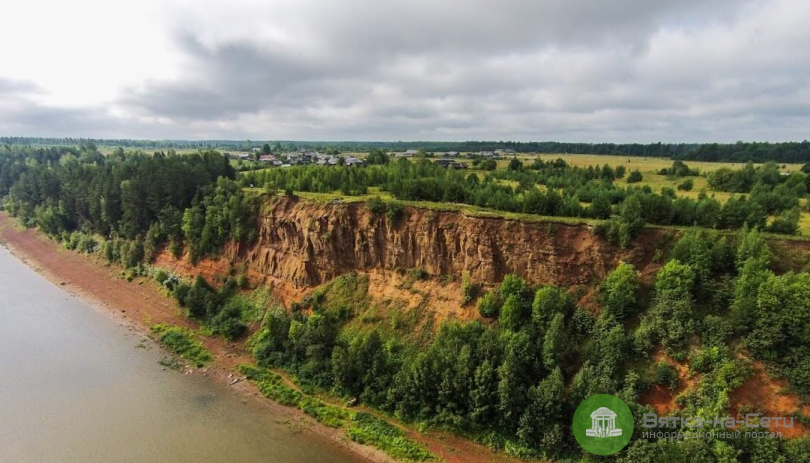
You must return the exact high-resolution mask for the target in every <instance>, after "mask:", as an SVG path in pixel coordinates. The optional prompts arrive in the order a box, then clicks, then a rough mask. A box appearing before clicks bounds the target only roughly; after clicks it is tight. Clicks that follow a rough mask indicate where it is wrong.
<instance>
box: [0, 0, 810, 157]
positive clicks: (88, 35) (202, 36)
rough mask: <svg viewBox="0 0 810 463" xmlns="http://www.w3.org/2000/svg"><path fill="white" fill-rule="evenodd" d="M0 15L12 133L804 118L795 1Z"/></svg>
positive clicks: (250, 133)
mask: <svg viewBox="0 0 810 463" xmlns="http://www.w3.org/2000/svg"><path fill="white" fill-rule="evenodd" d="M0 16H1V17H4V18H13V19H12V20H11V21H7V23H8V26H7V27H6V26H4V27H3V28H0V43H4V44H5V43H13V44H16V46H12V47H5V46H4V47H0V62H2V63H5V65H4V66H3V67H0V84H2V83H3V82H7V83H8V82H10V81H13V82H16V84H14V85H12V84H6V85H5V87H4V86H3V85H0V131H5V132H15V133H25V134H32V135H81V136H114V137H139V138H143V137H155V138H166V137H169V138H236V139H239V138H246V137H250V138H254V139H265V138H285V139H289V138H294V139H378V140H399V139H403V140H409V139H520V140H528V139H556V140H572V141H574V140H576V141H578V140H588V141H658V140H662V141H735V140H737V139H751V138H757V139H767V140H784V139H802V138H805V137H806V127H807V126H808V123H810V111H808V110H809V109H810V90H808V89H809V88H810V79H809V78H808V76H810V60H808V58H810V56H808V55H810V49H808V48H807V47H806V44H807V43H810V29H808V28H807V27H806V26H805V24H807V23H808V20H810V3H808V2H805V1H803V0H753V1H748V2H738V1H732V0H722V1H717V2H711V3H708V4H707V3H706V2H700V1H698V0H688V1H683V2H650V1H648V0H617V1H615V2H592V1H586V0H568V1H565V0H559V1H552V0H505V1H500V2H494V1H485V0H463V1H462V0H443V1H417V0H410V1H405V0H391V1H386V2H367V1H360V0H344V1H341V2H334V1H328V0H275V1H272V2H266V1H259V0H229V1H228V2H223V1H213V0H197V1H190V0H168V1H160V0H146V1H138V2H135V1H128V2H123V1H110V0H108V1H91V0H77V1H73V2H70V6H69V7H68V6H67V5H66V4H65V3H64V2H55V1H53V2H49V1H45V0H26V1H25V2H4V3H2V4H0ZM3 79H5V80H3ZM19 82H27V84H25V85H20V84H19ZM71 130H73V131H76V132H69V131H71ZM77 132H78V133H77Z"/></svg>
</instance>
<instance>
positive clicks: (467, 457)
mask: <svg viewBox="0 0 810 463" xmlns="http://www.w3.org/2000/svg"><path fill="white" fill-rule="evenodd" d="M0 242H1V243H2V244H4V245H5V246H7V247H8V248H9V250H10V251H11V252H12V253H13V254H14V255H15V256H16V257H17V258H19V259H20V260H21V261H23V262H24V263H26V264H27V265H28V266H29V267H31V268H32V269H34V270H35V271H37V272H38V273H40V274H41V275H43V276H44V277H46V278H47V279H49V280H50V281H52V282H53V283H55V284H57V285H61V286H62V287H63V289H65V290H66V291H68V292H69V293H71V294H74V295H76V296H80V297H82V298H85V299H87V300H89V301H90V302H92V303H93V305H94V306H95V307H97V308H100V309H103V310H104V311H105V312H107V313H110V314H112V315H113V316H115V317H116V319H117V320H119V322H120V323H122V324H124V325H126V326H129V327H130V328H131V329H133V330H137V331H139V332H141V333H142V334H144V335H147V334H148V333H149V327H151V326H152V325H154V324H156V323H167V324H171V325H176V326H183V327H186V328H190V329H192V330H196V329H197V326H196V325H195V324H194V323H192V322H191V321H189V320H188V319H187V318H185V316H184V315H183V313H182V309H181V308H180V307H179V306H178V305H177V303H176V302H175V301H174V300H173V299H171V298H169V297H167V295H166V294H165V293H164V291H163V290H162V289H161V288H160V287H159V286H158V285H157V284H155V283H154V282H152V281H148V280H146V281H145V280H143V279H137V280H134V281H132V282H127V281H126V280H124V279H122V278H120V276H119V274H120V272H121V268H120V267H118V266H116V265H108V264H106V263H104V262H101V261H100V260H98V259H97V258H94V257H91V256H84V255H81V254H78V253H75V252H73V251H68V250H66V249H64V248H62V247H61V246H59V245H58V244H57V243H56V242H54V241H52V240H50V239H48V238H47V237H45V236H44V235H42V234H40V233H38V232H37V231H35V230H33V229H23V228H20V227H19V226H18V225H17V223H16V221H15V220H14V219H12V218H10V217H9V216H8V215H6V214H5V213H2V212H0ZM200 341H201V342H202V343H203V344H204V345H205V347H206V348H207V349H208V350H209V351H211V353H212V354H214V357H215V360H214V362H212V364H211V365H210V366H209V367H208V368H205V369H199V370H189V371H187V373H193V374H200V375H203V376H206V377H208V378H210V379H212V380H214V381H219V382H222V383H224V384H231V383H232V382H233V377H234V375H236V374H238V373H236V366H237V365H239V364H242V363H252V362H253V358H252V357H251V356H250V355H249V354H248V353H247V352H246V351H245V349H244V346H243V345H242V344H241V343H229V342H226V341H225V340H223V339H221V338H209V337H205V336H201V337H200ZM285 379H288V378H286V376H285ZM290 384H291V385H293V384H292V383H291V382H290ZM231 387H233V388H234V389H235V390H237V391H239V392H240V393H242V394H243V395H245V396H249V397H251V398H253V399H254V400H258V401H259V402H261V403H262V404H263V405H264V406H267V407H269V408H270V409H272V410H273V412H274V413H278V414H280V415H281V416H284V417H286V418H287V419H289V420H290V421H295V425H296V426H299V427H303V428H304V429H305V430H306V431H307V432H314V433H317V434H319V435H322V436H325V437H327V438H329V439H331V440H332V441H334V442H335V443H336V444H338V445H342V446H346V447H349V448H350V449H351V450H352V451H353V452H354V453H356V454H358V455H359V456H361V457H363V458H365V459H367V460H368V461H372V462H381V463H395V461H394V460H393V459H392V458H390V457H388V456H387V455H385V454H383V453H382V452H380V451H379V450H376V449H374V448H371V447H367V446H363V445H359V444H357V443H355V442H353V441H351V440H349V439H348V437H347V436H346V434H345V432H344V431H343V430H340V429H333V428H329V427H327V426H324V425H321V424H320V423H318V422H317V421H315V420H314V419H313V418H311V417H310V416H308V415H306V414H304V413H303V412H301V411H299V410H298V409H296V408H291V407H285V406H282V405H279V404H277V403H275V402H272V401H270V400H266V399H265V398H264V396H262V395H261V394H260V393H259V391H258V390H257V389H256V387H255V386H254V385H253V384H251V383H250V382H249V381H241V382H238V383H236V384H232V385H231ZM400 426H401V425H400ZM404 429H405V430H406V431H407V433H408V435H409V437H411V438H412V439H414V440H417V441H419V442H421V443H422V444H424V445H425V446H427V447H428V448H429V449H430V451H431V452H433V453H434V454H436V455H438V456H439V458H441V459H442V460H444V461H446V462H447V463H510V462H517V461H519V460H515V459H511V458H508V457H506V456H505V455H499V454H495V453H493V452H492V451H491V450H489V449H488V448H486V447H484V446H482V445H479V444H476V443H474V442H471V441H468V440H465V439H461V438H458V437H455V436H452V435H448V434H447V433H442V432H431V433H429V434H421V433H417V432H416V431H414V430H412V429H410V428H407V427H404Z"/></svg>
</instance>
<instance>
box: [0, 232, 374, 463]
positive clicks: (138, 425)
mask: <svg viewBox="0 0 810 463" xmlns="http://www.w3.org/2000/svg"><path fill="white" fill-rule="evenodd" d="M141 340H142V337H141V336H140V335H139V334H137V333H135V332H134V331H131V330H129V329H128V328H126V327H124V326H121V325H120V324H119V322H117V321H116V320H115V319H114V318H113V317H110V316H109V315H108V314H105V313H103V312H102V311H99V310H97V309H95V308H93V307H91V306H90V305H89V304H88V303H87V302H85V301H83V300H82V299H80V298H77V297H74V296H71V295H70V294H68V293H66V292H65V291H63V290H62V289H61V288H59V287H58V286H55V285H53V284H52V283H51V282H49V281H48V280H46V279H45V278H43V277H42V276H40V275H39V274H37V273H36V272H34V271H33V270H31V269H30V268H28V267H27V266H26V265H25V264H23V263H22V262H20V261H19V260H17V259H16V258H15V257H14V256H12V255H11V254H9V252H8V250H7V249H6V248H4V247H0V462H3V463H28V462H30V463H50V462H53V463H130V462H132V463H135V462H138V463H142V462H143V463H146V462H150V463H151V462H157V463H163V462H165V463H185V462H188V463H192V462H193V463H208V462H211V463H214V462H216V463H222V462H234V463H254V462H263V463H357V462H360V461H365V460H361V459H360V458H358V457H355V456H353V455H351V454H349V453H348V451H347V450H346V449H344V448H342V447H339V446H337V445H336V444H334V443H332V442H329V441H327V440H326V439H325V438H323V437H321V436H318V435H316V434H314V433H312V432H308V431H304V432H301V430H300V429H296V426H295V424H291V423H290V422H289V421H288V420H287V419H286V418H285V417H283V416H277V415H276V414H274V413H273V412H272V411H271V410H268V409H267V408H266V407H262V406H261V405H260V404H256V403H255V401H253V400H250V401H247V403H243V400H242V398H241V397H239V396H237V395H236V394H235V392H234V391H232V390H229V389H228V387H227V386H224V385H219V384H215V383H214V382H213V381H210V380H208V379H206V378H201V377H199V376H194V375H183V374H182V373H179V372H176V371H172V370H164V368H163V367H162V366H161V365H159V364H158V360H160V358H161V357H162V352H161V351H160V349H158V348H157V347H151V348H139V347H137V346H138V344H139V343H140V342H141ZM149 345H150V346H151V345H152V343H149Z"/></svg>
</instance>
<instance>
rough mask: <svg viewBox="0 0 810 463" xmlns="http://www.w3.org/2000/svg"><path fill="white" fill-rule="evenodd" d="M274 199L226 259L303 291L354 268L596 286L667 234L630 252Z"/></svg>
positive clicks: (462, 219)
mask: <svg viewBox="0 0 810 463" xmlns="http://www.w3.org/2000/svg"><path fill="white" fill-rule="evenodd" d="M267 201H268V202H267V203H266V204H265V207H264V208H263V211H262V213H261V216H260V218H259V238H258V240H257V241H256V242H255V243H253V244H251V245H249V246H243V247H240V246H238V245H230V246H227V247H226V249H225V252H224V256H223V258H222V259H224V260H225V261H227V262H229V263H231V264H233V263H237V264H241V263H244V264H245V265H246V267H247V269H248V272H249V275H250V276H251V277H252V278H260V277H262V276H264V277H270V278H271V279H273V280H281V281H286V282H290V283H291V284H292V285H293V286H294V287H297V288H306V287H313V286H317V285H320V284H322V283H324V282H326V281H328V280H330V279H332V278H334V277H336V276H338V275H341V274H344V273H347V272H354V271H357V272H370V271H372V270H398V269H412V268H421V269H424V270H425V271H427V272H428V273H429V274H430V275H434V276H439V275H450V276H453V277H456V278H458V277H459V276H460V275H461V273H462V272H463V271H465V270H466V271H468V272H470V276H471V277H472V280H473V281H478V282H483V283H496V282H499V281H500V280H501V279H503V276H504V275H506V274H508V273H516V274H518V275H520V276H521V277H523V278H525V279H526V280H527V281H529V282H531V283H553V284H557V285H561V286H573V285H588V284H591V283H595V282H599V281H601V280H602V278H604V276H605V275H606V273H607V272H609V271H610V270H611V269H612V268H614V267H615V266H616V265H617V264H618V262H619V261H620V260H625V261H629V262H633V263H635V264H637V265H638V266H639V268H641V269H643V268H644V267H646V266H648V265H649V264H650V263H651V260H652V255H653V254H654V251H655V249H656V245H657V244H660V243H661V241H662V240H663V238H664V237H665V235H666V234H665V233H664V232H663V231H661V230H645V232H644V235H643V236H642V237H641V238H640V239H639V240H637V242H636V243H635V244H634V247H633V248H632V249H631V250H621V249H618V248H617V247H616V246H613V245H611V244H609V243H607V242H606V241H605V240H603V239H601V238H599V237H596V236H594V235H593V234H592V231H591V227H590V226H588V225H586V224H564V223H552V222H526V221H519V220H510V219H503V218H489V217H476V216H470V215H466V214H464V213H461V212H456V211H435V210H429V209H422V208H414V207H406V208H405V210H404V213H403V214H402V217H401V218H400V219H399V220H397V221H396V223H390V222H389V220H388V219H387V218H386V216H385V214H378V215H375V214H372V213H371V212H370V211H369V210H368V209H367V207H366V205H365V204H364V203H332V204H328V205H323V204H318V203H315V202H312V201H307V200H303V199H297V198H286V197H276V198H272V199H268V200H267ZM158 260H159V262H158V264H160V265H165V264H170V263H171V262H170V260H171V259H170V258H168V257H167V256H166V255H161V256H160V257H159V259H158ZM176 264H177V263H176V262H175V263H173V265H171V266H172V267H176ZM211 266H212V262H211V261H208V262H205V261H204V262H202V263H201V265H200V267H199V269H198V271H199V272H202V273H203V274H206V273H215V270H216V269H215V268H209V267H211ZM184 267H185V266H184ZM214 267H216V265H214ZM184 270H186V271H187V272H188V273H196V272H194V271H193V269H191V268H186V269H184ZM184 273H185V272H184Z"/></svg>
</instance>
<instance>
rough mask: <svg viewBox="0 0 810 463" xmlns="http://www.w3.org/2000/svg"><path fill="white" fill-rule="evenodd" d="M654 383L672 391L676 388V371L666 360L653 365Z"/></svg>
mask: <svg viewBox="0 0 810 463" xmlns="http://www.w3.org/2000/svg"><path fill="white" fill-rule="evenodd" d="M655 383H656V384H660V385H662V386H666V387H668V388H669V389H670V390H673V391H674V390H675V389H677V388H678V370H677V369H676V368H675V367H674V366H672V365H671V364H670V363H669V362H667V361H666V360H661V361H660V362H658V364H656V365H655Z"/></svg>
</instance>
